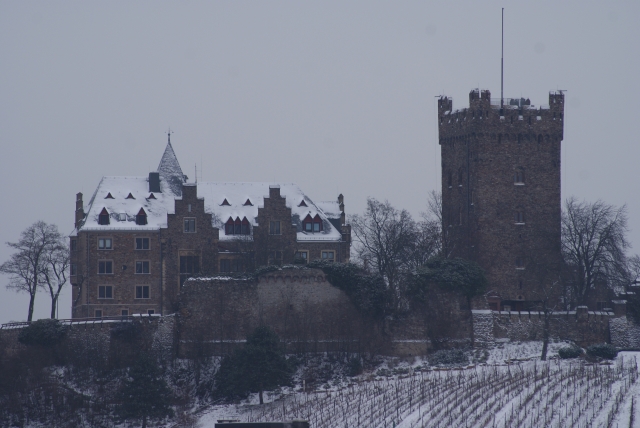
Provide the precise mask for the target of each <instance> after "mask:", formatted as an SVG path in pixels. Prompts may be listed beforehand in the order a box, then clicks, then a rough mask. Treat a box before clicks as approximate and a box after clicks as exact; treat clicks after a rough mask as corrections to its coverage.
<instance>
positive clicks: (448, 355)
mask: <svg viewBox="0 0 640 428" xmlns="http://www.w3.org/2000/svg"><path fill="white" fill-rule="evenodd" d="M467 363H469V356H468V355H467V353H466V352H465V351H463V350H462V349H444V350H441V351H437V352H435V353H433V354H432V355H429V364H430V365H432V366H458V365H462V364H467Z"/></svg>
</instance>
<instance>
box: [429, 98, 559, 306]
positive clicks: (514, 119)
mask: <svg viewBox="0 0 640 428" xmlns="http://www.w3.org/2000/svg"><path fill="white" fill-rule="evenodd" d="M563 113H564V95H563V94H562V93H556V92H552V93H550V94H549V105H545V106H534V105H532V104H531V102H530V101H529V100H528V99H524V98H520V99H508V98H507V99H504V102H503V105H502V107H501V102H500V99H491V93H490V92H489V91H487V90H482V91H480V90H478V89H475V90H473V91H471V92H470V93H469V107H468V108H464V109H462V110H455V111H454V110H453V101H452V99H451V98H448V97H446V96H442V97H440V99H439V100H438V124H439V126H438V127H439V143H440V150H441V155H442V211H443V212H442V221H443V231H444V238H445V246H446V249H447V251H448V253H449V254H450V255H451V256H454V257H463V258H467V259H471V260H474V261H476V262H477V263H478V264H480V266H482V268H484V270H485V272H486V274H487V279H488V280H489V289H488V293H487V295H486V296H487V299H486V301H487V302H488V304H489V307H490V308H491V309H496V310H497V309H501V310H505V309H511V310H526V309H529V308H532V307H534V306H535V305H536V302H539V301H540V300H542V299H543V295H544V294H545V293H548V290H550V289H552V290H553V291H556V294H557V288H558V287H554V286H552V285H553V284H554V283H555V282H556V281H558V279H559V275H560V262H561V258H560V221H561V200H560V146H561V142H562V139H563V119H564V117H563ZM555 298H556V297H554V300H555ZM554 303H555V302H554ZM483 305H484V302H482V301H478V302H474V306H479V307H480V306H483Z"/></svg>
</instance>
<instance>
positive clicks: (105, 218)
mask: <svg viewBox="0 0 640 428" xmlns="http://www.w3.org/2000/svg"><path fill="white" fill-rule="evenodd" d="M109 194H111V193H109ZM98 224H100V225H103V226H106V225H108V224H109V211H107V209H106V208H102V211H100V214H99V215H98Z"/></svg>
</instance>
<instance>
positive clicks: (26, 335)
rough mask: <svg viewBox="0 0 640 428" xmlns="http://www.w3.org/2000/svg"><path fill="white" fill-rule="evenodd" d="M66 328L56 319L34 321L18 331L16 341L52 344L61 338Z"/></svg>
mask: <svg viewBox="0 0 640 428" xmlns="http://www.w3.org/2000/svg"><path fill="white" fill-rule="evenodd" d="M67 328H68V327H67V326H66V325H63V324H62V323H60V321H58V320H56V319H42V320H38V321H34V322H32V323H31V324H29V325H28V326H27V327H25V328H23V329H22V330H21V331H20V334H19V335H18V341H19V342H20V343H24V344H25V345H40V346H53V345H55V344H56V343H58V342H59V341H60V340H62V338H63V337H64V336H65V334H66V333H67Z"/></svg>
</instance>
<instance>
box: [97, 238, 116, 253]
mask: <svg viewBox="0 0 640 428" xmlns="http://www.w3.org/2000/svg"><path fill="white" fill-rule="evenodd" d="M111 249H113V240H112V239H111V238H98V250H111Z"/></svg>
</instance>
